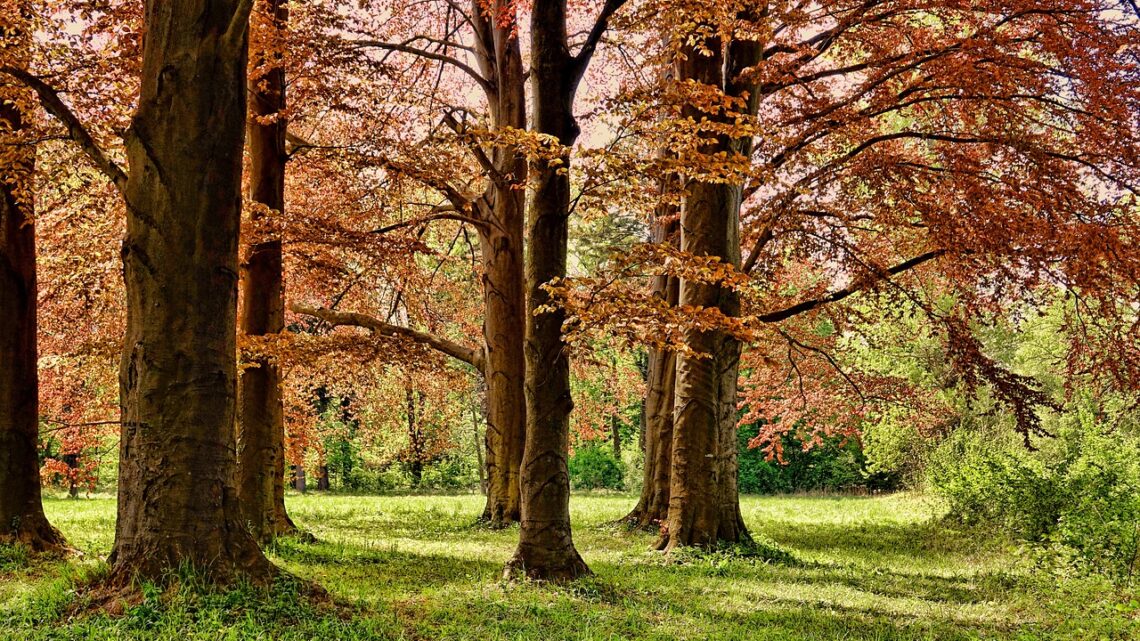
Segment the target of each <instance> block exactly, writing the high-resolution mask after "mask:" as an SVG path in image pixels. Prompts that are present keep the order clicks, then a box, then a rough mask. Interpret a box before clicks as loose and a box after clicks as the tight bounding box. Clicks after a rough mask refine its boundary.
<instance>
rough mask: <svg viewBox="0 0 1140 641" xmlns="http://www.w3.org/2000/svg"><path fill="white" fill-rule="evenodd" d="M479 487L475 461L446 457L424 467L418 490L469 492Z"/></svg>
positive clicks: (458, 457)
mask: <svg viewBox="0 0 1140 641" xmlns="http://www.w3.org/2000/svg"><path fill="white" fill-rule="evenodd" d="M478 485H479V470H478V468H477V464H476V463H475V461H473V460H470V459H465V458H463V457H460V456H446V457H444V458H442V459H440V460H438V461H435V462H434V463H432V464H431V465H425V466H424V471H423V478H422V479H420V485H419V486H420V488H421V489H427V490H440V491H456V490H470V489H474V488H476V487H478Z"/></svg>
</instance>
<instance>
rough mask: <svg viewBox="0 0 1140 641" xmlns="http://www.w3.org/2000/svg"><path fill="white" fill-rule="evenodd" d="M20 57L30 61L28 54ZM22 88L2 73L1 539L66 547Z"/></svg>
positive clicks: (19, 28) (17, 20) (19, 26)
mask: <svg viewBox="0 0 1140 641" xmlns="http://www.w3.org/2000/svg"><path fill="white" fill-rule="evenodd" d="M26 9H27V7H25V6H20V11H18V12H16V13H15V14H14V15H10V16H2V17H0V30H4V31H7V32H8V33H10V34H11V35H12V36H14V37H15V38H16V39H17V40H13V42H15V43H17V46H19V45H26V44H27V41H28V36H27V33H26V30H25V29H24V28H23V23H24V21H25V20H26V15H27V14H26V13H25V11H26ZM9 37H11V36H9ZM21 50H22V51H21V52H20V53H22V52H23V51H26V50H27V49H26V47H21ZM14 62H16V63H17V64H22V65H26V63H27V58H26V57H24V59H23V60H18V61H14ZM18 93H19V90H17V89H16V88H15V87H14V86H12V85H11V84H8V83H7V82H4V81H2V80H0V310H3V311H0V543H11V542H18V543H22V544H24V545H26V546H28V547H29V548H31V549H32V550H34V551H36V552H45V551H58V550H62V549H63V548H64V547H65V543H64V540H63V536H62V535H61V534H60V533H59V532H58V531H57V530H56V529H55V528H53V527H52V526H51V524H49V523H48V520H47V517H46V516H44V508H43V504H42V501H41V496H40V462H39V456H38V454H39V448H38V446H39V422H40V417H39V373H38V371H37V367H36V361H37V350H36V304H37V288H36V228H35V225H34V224H33V219H34V217H33V215H32V208H33V205H32V172H33V171H34V165H35V151H34V147H31V146H28V145H27V144H26V142H25V141H21V140H18V137H19V135H20V131H21V129H23V122H22V117H21V114H20V112H19V110H18V108H17V106H16V100H17V98H18V97H19V96H18V95H17V94H18Z"/></svg>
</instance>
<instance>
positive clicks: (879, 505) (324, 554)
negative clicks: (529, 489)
mask: <svg viewBox="0 0 1140 641" xmlns="http://www.w3.org/2000/svg"><path fill="white" fill-rule="evenodd" d="M631 503H632V501H631V499H629V498H625V497H608V496H607V497H600V496H576V497H575V498H574V500H573V502H572V509H573V513H574V515H573V516H574V523H575V526H576V530H575V540H576V541H577V544H578V548H579V550H580V551H581V552H582V555H583V557H584V558H585V559H586V561H587V562H588V563H589V564H590V566H591V567H592V568H593V570H594V571H595V572H596V573H597V576H596V577H595V578H592V579H589V580H586V581H582V582H579V583H577V584H574V585H570V586H562V587H557V586H541V585H532V584H525V583H521V584H520V583H510V582H504V581H503V580H502V579H501V573H502V567H503V564H504V562H505V561H506V560H507V558H508V557H509V556H510V554H511V552H512V551H513V544H514V541H515V540H516V538H517V531H515V530H507V531H489V530H485V529H481V528H478V527H474V526H473V525H472V523H473V522H474V519H475V516H476V515H477V514H478V512H479V511H480V509H481V507H482V505H481V500H480V498H479V497H475V496H461V497H344V496H314V495H309V496H291V497H289V508H290V511H291V512H292V514H293V517H294V518H295V519H296V521H297V522H298V523H299V524H300V525H301V526H303V527H304V528H306V529H307V530H309V531H310V532H312V533H313V534H315V535H316V536H317V537H318V538H319V539H320V541H321V542H320V543H314V544H307V543H300V542H297V541H292V540H285V541H282V542H280V543H279V544H277V545H276V546H275V547H274V548H273V549H272V550H270V551H269V553H270V555H271V557H272V558H273V559H274V560H275V561H276V562H277V563H279V564H280V565H282V566H284V567H285V568H287V569H288V570H289V571H291V572H292V573H293V574H295V575H297V576H299V577H303V578H305V579H310V580H313V581H316V582H318V583H320V584H321V585H323V586H324V587H325V588H326V589H327V590H328V591H329V593H330V594H331V595H332V597H333V600H334V603H333V604H331V605H330V604H322V605H312V604H310V603H309V602H308V601H307V600H306V599H304V598H301V597H299V596H298V594H297V586H296V585H294V584H292V583H290V582H288V581H282V582H280V583H279V584H277V585H276V586H275V587H274V588H273V589H272V590H269V591H268V592H267V591H266V590H264V589H257V588H252V587H246V588H239V589H236V590H232V591H229V592H226V593H213V592H210V591H208V590H203V589H201V588H197V587H195V585H194V580H193V577H190V576H187V577H185V579H184V581H183V582H182V584H181V586H180V587H179V588H178V589H176V590H168V591H167V592H166V593H160V591H159V590H157V589H155V588H145V589H144V592H145V594H146V599H145V600H144V601H143V602H142V603H139V604H137V605H134V606H132V607H130V608H129V609H128V610H127V611H126V613H125V614H124V615H123V616H120V617H116V618H113V619H110V618H107V617H105V616H104V615H97V616H96V615H90V614H84V615H73V614H70V613H71V612H73V611H74V610H75V609H76V608H75V604H76V602H77V599H78V600H80V601H81V600H82V598H83V597H82V596H80V597H77V596H76V592H75V586H76V585H81V584H82V583H83V582H84V581H86V580H89V579H90V578H92V577H97V576H99V574H100V573H101V572H104V571H105V566H104V565H103V564H102V563H101V561H100V560H99V559H101V558H102V557H103V556H105V554H106V553H107V551H108V550H109V548H110V544H111V538H112V534H113V527H114V502H113V501H112V500H111V499H109V498H96V499H84V500H70V501H69V500H56V499H51V500H48V501H47V504H46V505H47V511H48V515H49V517H51V519H52V521H53V522H54V523H56V524H57V525H58V526H59V527H60V528H61V529H62V530H63V531H64V533H65V534H66V535H67V537H68V539H69V540H70V541H71V542H72V544H73V545H75V546H77V547H78V548H80V549H81V550H83V551H84V552H85V553H86V558H85V559H83V560H80V561H77V562H70V563H63V562H34V563H28V562H27V560H26V559H24V558H23V557H22V556H21V555H20V554H18V553H17V552H15V551H13V550H11V549H8V550H0V639H13V640H15V639H20V640H25V639H29V640H30V639H100V640H103V639H108V640H109V639H170V640H174V639H177V640H178V641H188V640H191V639H202V640H207V639H208V640H210V641H214V640H219V639H235V640H236V639H242V640H244V639H315V640H320V641H336V640H338V639H541V640H543V641H556V640H558V639H662V640H665V639H668V640H673V639H750V640H751V639H773V640H775V639H780V640H789V641H790V640H797V641H798V640H804V639H874V640H882V641H886V640H893V639H899V640H902V639H931V640H939V641H942V640H952V639H1017V640H1027V639H1090V640H1091V639H1096V640H1100V639H1140V621H1138V620H1137V618H1136V616H1135V615H1136V606H1135V605H1133V606H1123V605H1119V603H1121V597H1120V595H1117V594H1113V593H1111V592H1110V591H1108V590H1106V589H1103V588H1102V587H1099V586H1097V585H1094V584H1089V583H1081V582H1069V583H1066V584H1064V585H1061V586H1058V585H1057V584H1054V583H1052V582H1046V581H1044V580H1042V579H1041V578H1039V577H1034V576H1032V575H1030V574H1028V573H1027V572H1026V571H1024V570H1022V569H1019V568H1020V567H1021V564H1020V563H1019V562H1018V561H1017V553H1016V551H1014V550H1012V549H1009V548H1008V547H1007V546H1003V545H1001V544H999V543H996V542H993V541H990V540H989V538H988V537H986V536H984V535H983V534H981V533H978V532H960V531H956V530H953V529H950V528H948V527H945V526H943V525H941V524H940V522H939V521H938V519H937V516H938V513H937V508H936V507H935V506H934V505H932V504H931V503H929V502H928V501H926V500H924V499H922V498H921V497H915V496H908V495H895V496H885V497H873V498H854V497H846V498H830V497H778V498H755V497H746V498H745V499H744V500H743V510H744V516H745V520H746V521H747V522H748V524H749V526H750V527H751V528H752V530H753V532H756V533H759V534H760V535H761V536H762V537H764V538H766V539H768V540H770V541H771V542H774V543H775V544H777V545H778V546H780V547H782V548H784V549H786V550H788V551H790V552H791V553H792V554H793V555H794V557H795V561H794V562H790V563H789V562H782V563H767V562H764V561H762V560H758V559H755V558H741V557H735V556H731V555H727V554H699V555H690V556H687V557H686V558H683V559H680V560H679V561H678V560H673V561H666V560H665V559H663V558H662V556H661V555H660V554H658V553H655V552H650V551H649V550H648V546H649V544H650V543H651V541H652V538H653V537H652V536H651V535H648V534H640V533H633V534H631V533H627V532H624V531H622V530H617V529H613V528H610V527H607V526H605V523H607V522H609V521H612V520H614V519H616V518H618V517H620V516H621V515H622V514H624V512H625V511H626V510H628V509H629V507H630V506H631Z"/></svg>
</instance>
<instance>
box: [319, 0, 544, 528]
mask: <svg viewBox="0 0 1140 641" xmlns="http://www.w3.org/2000/svg"><path fill="white" fill-rule="evenodd" d="M371 12H375V13H376V14H379V15H386V16H389V18H388V19H387V20H385V22H386V23H391V24H394V25H397V26H396V28H395V33H394V34H387V35H388V36H390V37H392V38H397V37H398V38H404V37H405V34H406V33H409V32H410V33H413V34H415V35H413V36H412V37H410V38H408V39H406V40H400V41H391V42H389V41H386V40H381V39H378V38H377V36H378V35H385V34H377V33H367V31H368V29H367V28H366V27H365V26H363V25H355V24H353V25H350V26H349V27H347V28H345V29H342V30H341V32H342V33H345V32H346V33H349V34H351V37H350V38H349V39H348V40H347V42H345V43H343V44H344V45H346V46H350V47H352V48H353V49H356V50H361V51H380V52H382V53H383V54H384V58H383V59H384V60H387V59H388V56H390V55H394V56H396V57H397V58H399V57H403V58H404V59H411V60H413V61H414V62H413V63H412V64H413V65H414V66H416V67H417V68H419V69H422V70H430V71H432V73H433V74H434V75H435V76H436V80H435V83H434V84H433V85H431V89H430V90H429V94H428V95H427V96H426V103H427V106H426V107H424V106H419V105H417V110H420V109H423V110H424V111H426V112H427V114H428V116H429V117H431V118H434V119H435V120H436V121H437V122H438V123H439V124H440V127H438V128H437V127H434V126H433V127H431V128H430V131H428V132H426V134H425V136H424V139H423V140H419V141H417V142H416V143H415V144H414V145H409V146H408V149H406V150H405V151H406V153H407V154H408V155H409V159H407V160H397V159H396V158H394V157H393V154H385V156H384V158H383V159H382V160H381V161H380V163H379V165H380V166H382V167H383V169H384V171H385V172H388V173H391V174H394V175H399V176H404V177H408V178H411V179H412V180H415V181H417V182H419V183H421V184H422V185H423V186H424V187H425V188H427V189H428V190H430V191H432V192H435V193H437V194H438V195H439V196H440V197H441V198H442V202H441V203H440V204H438V205H433V206H431V207H430V208H428V210H427V211H426V213H425V214H424V215H423V216H422V217H416V218H413V219H411V220H410V221H404V222H401V223H396V224H393V225H388V226H385V228H383V229H382V231H383V232H385V233H390V232H395V231H398V230H405V229H407V228H410V227H416V226H422V225H425V224H426V223H428V222H431V221H439V220H457V221H460V222H462V223H464V224H466V225H470V227H471V228H473V229H474V230H475V231H476V233H477V234H478V240H479V255H480V261H481V267H482V269H481V270H480V278H481V280H482V297H483V328H482V333H483V345H482V346H481V348H480V349H479V350H478V351H479V352H480V356H479V361H480V365H479V369H480V371H481V373H482V374H483V376H484V380H485V381H486V386H487V412H486V415H487V416H486V418H487V430H486V451H487V472H488V487H487V505H486V507H485V509H484V512H483V515H482V518H483V520H485V521H487V522H488V523H490V524H492V525H493V526H504V525H508V524H510V523H512V522H515V521H517V520H518V519H519V465H520V463H521V461H522V448H523V437H524V430H525V425H526V418H525V411H526V408H525V403H524V402H523V397H524V393H523V377H524V368H525V361H524V358H523V341H522V337H523V334H524V314H525V292H524V280H523V226H524V218H525V199H526V198H525V197H526V191H525V185H526V180H527V162H526V156H525V153H524V150H523V149H520V148H519V145H517V144H516V143H515V142H512V138H516V137H518V136H520V135H521V134H522V133H523V132H524V131H525V130H526V128H527V122H526V84H525V82H526V75H525V73H524V70H523V60H522V53H521V48H520V44H519V38H518V33H517V27H518V24H517V15H516V13H517V10H516V7H515V3H514V2H510V1H507V0H471V1H470V5H469V8H468V9H466V10H465V9H464V8H463V7H462V5H460V4H459V3H455V2H450V1H449V2H444V3H439V4H438V6H437V5H434V4H431V5H428V6H427V7H426V10H425V6H424V3H419V2H417V3H411V4H409V5H407V6H405V5H404V3H394V4H393V3H388V4H387V5H385V6H383V7H375V8H373V9H372V10H371V11H370V12H369V13H371ZM362 31H363V32H365V33H358V32H362ZM436 31H439V33H438V34H436V33H435V32H436ZM338 35H339V34H338ZM464 37H466V41H464V40H463V38H464ZM341 38H342V39H343V36H341ZM468 54H469V57H470V58H474V64H473V65H469V64H467V63H466V62H464V61H463V60H462V59H461V58H464V57H465V56H468ZM445 72H447V73H445ZM448 74H455V75H456V78H457V81H474V82H475V84H476V85H477V86H478V88H479V90H478V92H473V91H466V90H464V91H463V92H460V93H459V99H460V100H464V101H466V100H470V98H471V95H472V94H474V95H477V96H480V97H481V98H482V99H483V102H484V109H485V113H479V111H480V110H479V109H477V108H474V107H473V108H470V109H468V108H464V107H456V106H453V101H454V100H455V99H456V98H455V96H452V95H449V94H448V91H446V89H449V87H447V86H446V85H445V86H444V87H442V88H441V84H444V83H441V79H445V78H449V77H450V76H449V75H448ZM423 75H424V74H422V73H417V74H413V75H412V80H411V83H413V84H414V85H415V87H416V88H415V89H414V90H413V88H412V87H411V86H405V87H400V88H399V89H400V90H401V91H402V92H403V93H405V94H408V95H414V94H415V93H417V92H419V91H421V89H420V87H419V86H420V85H423V84H425V80H424V78H423ZM480 121H481V122H480ZM437 129H442V130H443V131H446V132H447V135H449V136H450V137H451V138H452V139H451V140H446V139H445V138H446V137H447V136H445V135H444V134H443V133H441V132H440V131H437ZM456 143H458V145H459V148H460V150H463V151H466V155H467V156H468V158H467V160H468V161H470V162H473V163H474V165H475V166H476V167H477V168H478V172H479V173H481V174H482V178H483V180H484V182H485V185H484V187H483V189H482V193H473V191H474V190H472V189H470V187H469V186H468V185H464V184H462V181H461V180H460V179H458V178H457V177H456V176H455V173H456V172H455V167H454V166H453V165H446V164H444V165H442V166H440V167H438V168H437V167H433V166H432V164H433V162H435V161H433V160H431V159H430V158H429V153H428V152H430V153H431V154H435V153H436V152H438V150H439V146H440V145H447V144H452V145H454V144H456ZM318 311H319V310H318ZM383 322H384V321H382V320H380V319H377V318H376V317H375V316H372V317H371V318H370V320H369V321H368V324H369V325H370V326H375V325H376V324H377V323H383ZM424 344H426V345H431V346H437V345H440V344H441V343H440V341H438V340H428V341H424ZM443 353H445V354H448V355H449V356H453V357H454V356H456V354H455V353H454V351H452V350H443ZM460 360H463V361H464V362H468V363H471V360H470V359H466V358H463V359H460ZM472 364H473V363H472Z"/></svg>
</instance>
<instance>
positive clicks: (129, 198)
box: [110, 0, 277, 586]
mask: <svg viewBox="0 0 1140 641" xmlns="http://www.w3.org/2000/svg"><path fill="white" fill-rule="evenodd" d="M248 12H249V7H248V4H247V3H246V2H245V0H161V1H159V0H148V2H147V3H146V22H145V25H146V31H145V33H146V36H145V42H144V46H143V65H142V88H141V93H140V96H139V106H138V109H137V111H136V113H135V117H134V120H133V122H132V124H131V128H130V130H129V131H128V134H127V136H126V142H127V155H128V158H129V160H130V169H131V171H130V176H129V178H128V179H127V181H126V187H125V190H124V197H125V199H126V202H127V212H128V213H127V236H126V239H125V240H124V242H123V250H122V252H123V261H124V280H125V281H126V289H127V331H126V336H125V339H124V350H123V359H122V366H121V369H120V374H119V382H120V403H121V406H122V438H121V445H120V451H119V452H120V457H119V459H120V465H119V509H118V521H117V523H116V527H115V543H114V547H113V548H112V551H111V557H110V563H111V576H110V580H111V582H112V583H113V584H117V585H121V586H126V585H129V584H130V582H131V581H133V580H134V579H135V578H136V577H138V578H143V579H150V580H162V579H164V578H165V575H167V573H168V572H169V571H171V570H175V569H177V568H179V567H180V566H183V565H185V564H189V565H192V566H194V567H196V568H197V569H198V570H199V571H200V572H203V573H205V574H206V575H207V576H208V577H209V578H210V580H211V581H213V582H216V583H226V582H230V581H233V580H236V579H237V578H238V577H242V576H244V577H248V578H250V579H252V580H255V581H264V580H267V579H269V578H270V577H271V576H272V575H274V574H275V573H276V572H277V570H276V568H274V566H273V565H272V564H270V563H269V561H267V560H266V558H265V556H264V555H262V553H261V550H259V549H258V546H257V542H256V541H255V540H254V539H253V537H252V536H251V535H250V533H249V530H248V529H246V527H245V523H244V521H243V519H242V514H241V507H240V505H239V502H238V494H237V488H236V486H235V478H236V472H237V470H236V455H235V451H236V444H235V436H234V421H235V419H236V413H237V402H236V401H237V398H236V397H237V362H236V349H237V332H236V320H237V319H236V315H237V286H238V283H237V281H238V273H237V270H238V229H239V223H240V218H241V169H242V148H243V146H244V140H245V122H246V46H247V33H248Z"/></svg>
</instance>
